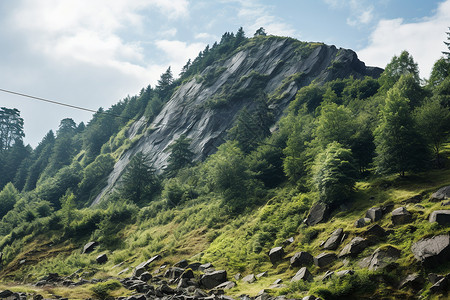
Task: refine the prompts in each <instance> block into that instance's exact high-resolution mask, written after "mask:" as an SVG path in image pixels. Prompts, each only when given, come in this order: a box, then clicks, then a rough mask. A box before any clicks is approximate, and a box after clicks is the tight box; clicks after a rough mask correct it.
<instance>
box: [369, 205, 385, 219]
mask: <svg viewBox="0 0 450 300" xmlns="http://www.w3.org/2000/svg"><path fill="white" fill-rule="evenodd" d="M382 217H383V211H382V210H381V207H372V208H369V209H368V210H367V212H366V218H369V219H370V220H372V222H376V221H378V220H381V218H382Z"/></svg>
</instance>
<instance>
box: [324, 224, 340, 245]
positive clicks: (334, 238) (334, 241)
mask: <svg viewBox="0 0 450 300" xmlns="http://www.w3.org/2000/svg"><path fill="white" fill-rule="evenodd" d="M343 235H344V230H343V229H342V228H338V229H336V230H335V231H333V233H332V234H331V236H330V237H329V238H328V239H327V241H326V242H325V244H324V245H323V248H324V249H325V250H336V249H337V247H339V244H340V243H341V240H342V237H343Z"/></svg>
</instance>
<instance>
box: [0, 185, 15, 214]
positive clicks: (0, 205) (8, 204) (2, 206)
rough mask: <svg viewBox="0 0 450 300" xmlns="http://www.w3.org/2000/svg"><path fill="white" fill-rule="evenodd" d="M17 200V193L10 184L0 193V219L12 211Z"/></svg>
mask: <svg viewBox="0 0 450 300" xmlns="http://www.w3.org/2000/svg"><path fill="white" fill-rule="evenodd" d="M18 200H19V191H17V189H16V188H15V187H14V185H13V184H12V183H11V182H10V183H8V184H7V185H6V186H5V187H4V188H3V190H2V191H1V192H0V219H1V218H2V217H3V216H4V215H6V214H7V213H8V211H10V210H11V209H13V207H14V204H16V202H17V201H18Z"/></svg>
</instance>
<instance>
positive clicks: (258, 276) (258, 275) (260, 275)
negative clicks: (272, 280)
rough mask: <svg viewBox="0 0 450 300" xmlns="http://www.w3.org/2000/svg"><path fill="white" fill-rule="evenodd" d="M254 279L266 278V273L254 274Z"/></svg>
mask: <svg viewBox="0 0 450 300" xmlns="http://www.w3.org/2000/svg"><path fill="white" fill-rule="evenodd" d="M255 277H256V278H261V277H267V271H265V272H261V273H259V274H256V276H255Z"/></svg>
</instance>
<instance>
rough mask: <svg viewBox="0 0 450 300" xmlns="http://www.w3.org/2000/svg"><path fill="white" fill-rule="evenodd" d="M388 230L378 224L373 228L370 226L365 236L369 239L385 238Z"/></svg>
mask: <svg viewBox="0 0 450 300" xmlns="http://www.w3.org/2000/svg"><path fill="white" fill-rule="evenodd" d="M386 234H387V233H386V230H384V229H383V227H381V226H380V225H378V224H375V225H373V226H370V227H369V228H368V229H367V230H366V231H365V232H364V236H366V237H369V236H373V237H383V236H386Z"/></svg>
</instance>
